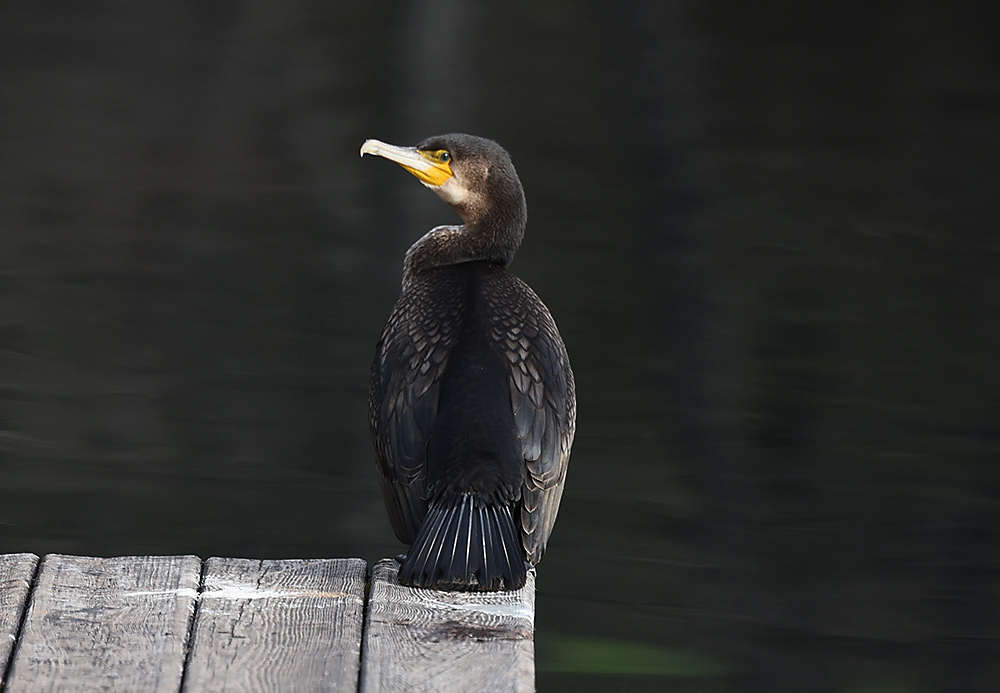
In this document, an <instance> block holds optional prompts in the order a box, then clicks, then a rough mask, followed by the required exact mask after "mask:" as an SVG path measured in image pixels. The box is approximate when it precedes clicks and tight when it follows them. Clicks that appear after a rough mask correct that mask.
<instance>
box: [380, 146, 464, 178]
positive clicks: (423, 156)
mask: <svg viewBox="0 0 1000 693" xmlns="http://www.w3.org/2000/svg"><path fill="white" fill-rule="evenodd" d="M365 154H374V155H375V156H381V157H383V158H385V159H388V160H389V161H395V162H396V163H397V164H399V165H400V166H402V167H403V168H405V169H406V170H407V171H409V172H410V173H412V174H413V175H414V176H416V177H417V179H418V180H420V182H421V183H423V184H424V185H428V186H430V187H433V188H436V187H439V186H441V185H443V184H444V182H445V181H447V180H448V179H449V178H451V177H452V176H453V175H455V174H454V173H453V172H452V170H451V166H450V164H449V163H448V162H447V161H444V162H442V161H435V160H434V159H432V158H431V153H430V152H422V151H420V150H419V149H417V148H416V147H396V146H394V145H391V144H386V143H385V142H380V141H379V140H365V143H364V144H363V145H361V156H364V155H365Z"/></svg>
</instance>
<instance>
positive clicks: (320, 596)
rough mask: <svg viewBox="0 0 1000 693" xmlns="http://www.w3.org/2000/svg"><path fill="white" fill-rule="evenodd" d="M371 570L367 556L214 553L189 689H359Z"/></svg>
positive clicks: (206, 580) (196, 633)
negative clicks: (282, 556)
mask: <svg viewBox="0 0 1000 693" xmlns="http://www.w3.org/2000/svg"><path fill="white" fill-rule="evenodd" d="M366 573H367V564H366V563H365V562H364V561H363V560H361V559H359V558H345V559H324V560H281V561H260V560H246V559H235V558H210V559H209V560H208V561H207V562H206V563H205V576H204V586H203V592H202V595H201V604H200V605H199V607H198V613H197V616H196V619H195V627H194V637H193V641H192V650H191V656H190V657H189V661H188V670H187V673H186V675H185V679H184V690H185V691H189V692H190V693H194V692H195V691H197V692H198V693H209V692H214V691H291V690H294V691H355V690H357V685H358V669H359V666H360V658H361V627H362V620H363V618H364V597H365V577H366Z"/></svg>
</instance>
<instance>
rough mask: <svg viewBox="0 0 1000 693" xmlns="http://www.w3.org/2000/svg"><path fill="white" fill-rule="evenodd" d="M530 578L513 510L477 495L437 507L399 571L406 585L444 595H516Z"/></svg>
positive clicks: (436, 504)
mask: <svg viewBox="0 0 1000 693" xmlns="http://www.w3.org/2000/svg"><path fill="white" fill-rule="evenodd" d="M526 578H527V567H526V566H525V563H524V550H523V549H522V547H521V539H520V537H519V535H518V531H517V529H516V527H515V525H514V519H513V517H512V516H511V512H510V508H509V507H508V506H507V505H501V504H497V505H495V504H491V503H487V502H484V501H481V500H480V499H478V498H476V497H474V496H472V495H471V494H462V495H461V496H456V497H452V498H445V499H441V500H439V501H436V502H433V503H431V506H430V508H429V509H428V510H427V517H425V518H424V522H423V524H422V525H421V526H420V531H419V532H418V533H417V538H416V539H415V540H414V542H413V545H412V546H411V547H410V551H409V553H408V554H407V556H406V560H404V561H403V564H402V566H401V567H400V569H399V579H400V582H402V583H403V584H404V585H410V586H411V587H429V588H432V589H440V590H467V591H496V590H515V589H520V588H521V587H523V586H524V582H525V579H526Z"/></svg>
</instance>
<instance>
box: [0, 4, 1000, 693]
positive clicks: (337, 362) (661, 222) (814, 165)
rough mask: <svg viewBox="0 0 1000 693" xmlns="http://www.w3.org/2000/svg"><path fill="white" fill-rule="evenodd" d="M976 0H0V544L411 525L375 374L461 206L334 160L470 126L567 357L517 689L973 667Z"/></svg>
mask: <svg viewBox="0 0 1000 693" xmlns="http://www.w3.org/2000/svg"><path fill="white" fill-rule="evenodd" d="M977 8H978V5H974V4H971V3H962V2H957V3H949V4H947V5H943V4H942V3H932V2H918V3H910V4H906V5H899V4H895V3H887V2H875V3H860V2H846V3H845V2H841V3H837V4H836V5H830V6H822V5H821V6H813V5H808V4H806V5H803V4H801V3H791V2H776V1H772V2H764V3H754V4H745V3H737V2H731V1H726V0H717V1H714V2H702V3H691V2H657V1H653V0H645V1H642V0H634V1H625V2H617V3H575V4H574V3H560V2H546V3H509V4H503V5H497V4H495V3H485V2H480V3H468V2H458V1H457V0H455V1H449V0H425V1H423V2H411V3H400V2H379V3H318V2H312V1H307V0H293V1H290V2H269V1H265V0H257V1H256V2H254V1H250V0H246V1H243V2H240V1H238V0H234V1H233V2H228V3H216V4H211V5H201V4H195V5H187V4H156V3H154V4H150V3H138V4H135V3H131V4H128V3H127V4H120V3H119V4H113V3H98V2H95V3H84V4H80V3H45V4H37V3H36V4H28V3H8V4H7V5H6V6H4V8H3V9H2V10H0V46H3V48H0V50H2V52H3V57H4V60H3V64H4V65H5V69H4V70H2V71H0V114H2V116H0V117H2V122H3V128H2V129H3V135H2V136H0V474H2V481H0V551H3V552H7V551H33V552H35V553H45V552H51V551H60V552H66V553H82V554H97V555H121V554H131V553H197V554H200V555H202V556H209V555H232V556H237V555H240V556H254V557H271V558H276V557H288V556H294V557H310V556H361V557H364V558H366V559H368V560H369V561H372V560H375V559H377V558H380V557H382V556H387V555H394V554H395V553H397V552H398V551H399V550H400V547H399V545H398V544H397V543H396V542H395V540H394V538H393V537H392V534H391V531H390V529H389V526H388V522H387V520H386V518H385V515H384V511H383V509H382V505H381V500H380V498H379V495H378V491H377V488H376V482H375V476H374V473H373V468H372V454H371V450H370V443H369V441H368V433H367V427H366V418H365V417H366V404H365V401H366V388H367V378H368V368H369V364H370V359H371V354H372V350H373V348H374V344H375V341H376V339H377V337H378V333H379V330H380V329H381V325H382V322H383V321H384V319H385V317H386V316H387V315H388V312H389V309H390V308H391V305H392V303H393V302H394V300H395V297H396V294H397V292H398V283H399V272H400V266H401V261H402V253H403V252H404V251H405V249H406V247H407V246H408V245H409V244H410V243H411V242H412V241H413V240H414V239H415V238H416V237H417V236H418V235H419V234H421V233H422V232H423V231H424V230H426V229H427V228H429V227H431V226H433V225H435V224H438V223H446V222H449V221H450V220H451V216H450V215H451V213H450V212H449V211H448V210H447V209H446V208H444V207H443V206H442V205H441V203H440V202H439V201H438V200H437V199H436V198H434V196H432V195H429V194H428V193H427V192H426V191H424V190H422V189H421V188H420V186H418V185H416V184H415V183H414V181H412V180H411V179H410V178H409V177H408V176H406V175H405V174H402V173H401V172H399V171H397V170H394V169H393V168H392V167H388V166H374V165H362V162H361V161H360V160H359V159H358V157H357V151H358V147H359V145H360V144H361V142H362V141H363V140H364V139H365V138H367V137H379V138H382V139H385V140H387V141H394V142H415V141H417V140H419V139H421V138H423V137H424V136H426V135H429V134H434V133H438V132H446V131H467V132H473V133H476V134H481V135H485V136H489V137H493V138H494V139H497V140H499V141H500V142H501V143H503V144H504V145H505V146H506V147H507V148H508V149H509V150H510V151H511V153H512V155H513V156H514V160H515V163H516V164H517V166H518V171H519V173H520V174H521V178H522V180H523V182H524V184H525V188H526V191H527V195H528V203H529V210H530V221H529V228H528V236H527V238H526V241H525V244H524V246H523V247H522V250H521V252H520V253H519V255H518V257H517V258H516V260H515V263H514V270H515V272H517V273H518V274H519V275H520V276H522V277H523V278H524V279H526V280H527V281H528V282H529V283H530V284H531V285H532V286H533V287H534V288H535V289H536V290H537V291H538V293H539V294H540V295H541V296H542V297H543V299H544V300H545V301H546V303H547V304H548V305H549V307H550V308H551V309H552V312H553V314H554V315H555V316H556V319H557V320H558V322H559V324H560V328H561V331H562V333H563V335H564V338H565V340H566V342H567V345H568V347H569V349H570V354H571V356H572V358H573V363H574V368H575V370H576V373H577V380H578V390H579V399H580V421H579V433H578V438H577V444H576V447H575V450H574V457H573V461H572V464H571V472H570V478H569V484H568V487H567V492H566V496H565V499H564V502H563V509H562V511H561V514H560V520H559V523H558V525H557V529H556V531H555V534H554V536H553V540H552V543H551V545H550V552H549V554H548V555H547V556H546V559H545V561H544V562H543V563H542V565H541V567H540V572H539V580H538V587H539V596H538V616H537V625H538V634H537V651H538V669H539V675H538V682H539V688H540V689H541V690H574V691H581V690H595V691H597V690H600V691H605V690H635V689H637V688H645V689H658V688H664V689H665V688H668V687H669V689H670V690H678V691H680V690H698V691H703V690H720V691H721V690H760V691H802V690H816V691H838V692H839V691H936V690H942V691H943V690H961V691H971V690H984V691H986V690H995V689H996V686H997V684H998V683H1000V642H998V636H997V633H998V632H1000V630H998V628H997V624H998V621H1000V500H998V499H1000V468H998V466H997V459H998V453H1000V395H998V392H1000V365H998V357H997V354H998V353H1000V321H998V320H997V319H996V310H997V305H998V299H1000V271H998V270H1000V266H998V262H997V260H998V254H1000V243H998V241H997V235H996V231H997V222H998V220H1000V209H998V206H1000V197H998V196H997V195H996V190H997V189H998V187H1000V117H998V116H1000V99H998V96H997V95H998V94H1000V69H998V68H1000V55H998V52H997V49H996V42H995V38H994V36H993V34H994V33H995V31H994V29H995V26H996V22H995V19H996V17H995V16H994V15H995V12H993V11H992V10H987V9H977ZM365 163H367V162H365Z"/></svg>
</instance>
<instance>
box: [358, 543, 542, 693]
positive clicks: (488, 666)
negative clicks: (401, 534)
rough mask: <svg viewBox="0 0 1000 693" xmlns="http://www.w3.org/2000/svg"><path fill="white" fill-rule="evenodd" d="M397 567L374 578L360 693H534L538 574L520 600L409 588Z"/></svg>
mask: <svg viewBox="0 0 1000 693" xmlns="http://www.w3.org/2000/svg"><path fill="white" fill-rule="evenodd" d="M398 569H399V564H398V563H397V562H396V561H394V560H392V559H386V560H382V561H379V562H378V563H377V564H376V565H375V568H374V570H373V571H372V581H371V592H370V594H369V597H368V615H367V618H366V627H365V648H364V659H363V661H362V662H361V687H360V690H361V691H362V693H377V692H381V691H403V690H405V691H433V692H434V693H442V692H445V691H463V692H464V691H533V690H534V688H535V685H534V681H535V664H534V620H535V619H534V614H535V573H534V571H531V572H530V573H529V574H528V582H527V584H526V585H525V586H524V587H523V588H522V589H520V590H518V591H516V592H487V593H482V592H480V593H475V592H439V591H436V590H421V589H414V588H410V587H403V586H401V585H400V584H399V582H398V579H397V571H398Z"/></svg>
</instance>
